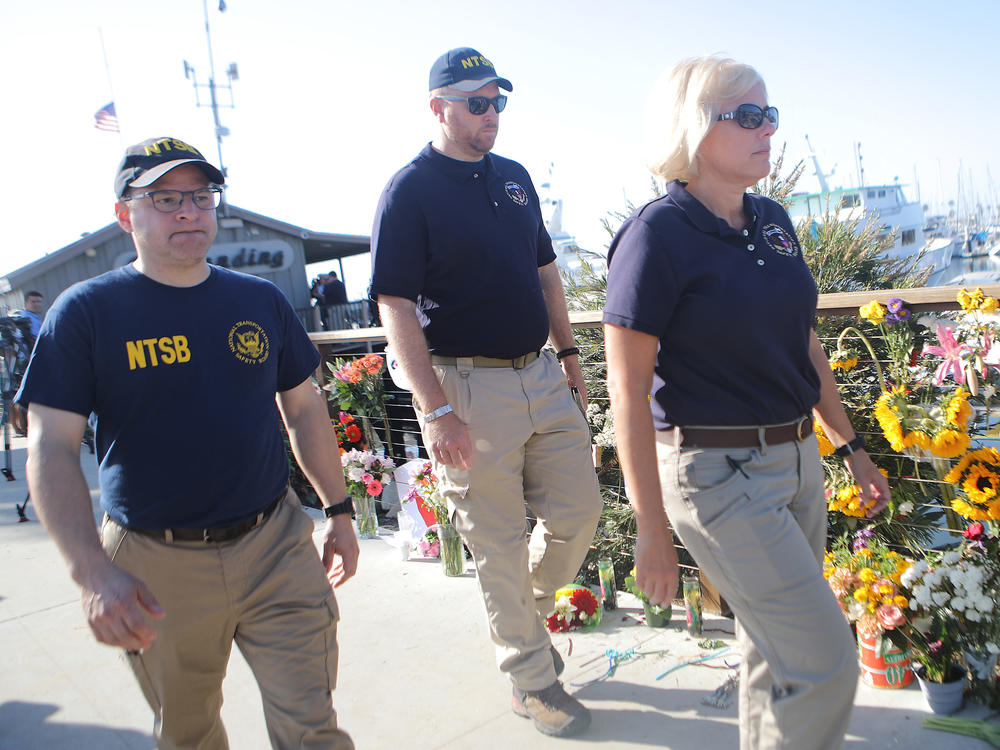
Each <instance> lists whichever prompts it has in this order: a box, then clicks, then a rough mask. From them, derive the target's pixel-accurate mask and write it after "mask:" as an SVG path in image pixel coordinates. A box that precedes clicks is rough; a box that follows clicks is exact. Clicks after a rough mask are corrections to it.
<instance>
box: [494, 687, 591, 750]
mask: <svg viewBox="0 0 1000 750" xmlns="http://www.w3.org/2000/svg"><path fill="white" fill-rule="evenodd" d="M511 707H512V708H513V709H514V713H516V714H517V715H518V716H523V717H524V718H526V719H533V720H534V722H535V729H537V730H538V731H539V732H541V733H542V734H547V735H549V736H550V737H570V736H571V735H574V734H579V733H580V732H583V731H584V730H586V729H587V727H589V726H590V711H588V710H587V709H586V708H584V707H583V704H582V703H580V701H578V700H577V699H576V698H574V697H573V696H572V695H570V694H569V693H567V692H566V691H565V690H564V689H563V686H562V683H561V682H559V681H558V680H557V681H555V682H553V683H552V684H551V685H549V686H548V687H547V688H543V689H542V690H532V691H525V690H518V689H517V687H516V686H515V687H514V695H513V697H512V698H511Z"/></svg>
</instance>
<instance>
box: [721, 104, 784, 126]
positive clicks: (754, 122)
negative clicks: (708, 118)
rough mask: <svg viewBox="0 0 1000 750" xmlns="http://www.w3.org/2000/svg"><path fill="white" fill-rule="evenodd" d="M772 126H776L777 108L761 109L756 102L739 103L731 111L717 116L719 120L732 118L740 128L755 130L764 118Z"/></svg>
mask: <svg viewBox="0 0 1000 750" xmlns="http://www.w3.org/2000/svg"><path fill="white" fill-rule="evenodd" d="M765 117H766V118H767V121H768V122H770V123H771V124H772V125H774V127H778V108H777V107H764V109H761V108H760V107H758V106H757V105H756V104H741V105H740V106H738V107H737V108H736V109H734V110H733V111H732V112H726V113H724V114H721V115H719V116H718V118H717V119H719V120H733V121H734V122H735V123H736V124H737V125H739V126H740V127H741V128H746V129H747V130H756V129H757V128H759V127H760V126H761V125H762V124H763V123H764V118H765Z"/></svg>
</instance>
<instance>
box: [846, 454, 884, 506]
mask: <svg viewBox="0 0 1000 750" xmlns="http://www.w3.org/2000/svg"><path fill="white" fill-rule="evenodd" d="M844 463H845V464H846V465H847V468H848V469H850V471H851V475H852V476H853V477H854V481H855V482H857V483H858V486H859V487H860V488H861V499H862V501H863V502H862V505H863V506H864V505H867V504H868V503H870V502H872V501H874V502H875V505H873V506H872V507H871V508H869V509H868V512H867V513H866V514H865V515H866V516H867V517H868V518H874V517H875V516H877V515H878V514H879V513H881V512H882V511H883V510H885V508H886V506H888V505H889V499H890V498H891V497H892V494H891V493H890V491H889V482H888V480H887V479H886V478H885V477H884V476H883V475H882V472H880V471H879V470H878V467H877V466H875V464H874V463H873V462H872V460H871V457H870V456H869V455H868V454H867V453H866V452H865V451H863V450H860V451H855V452H854V453H852V454H851V455H849V456H848V457H847V458H845V459H844Z"/></svg>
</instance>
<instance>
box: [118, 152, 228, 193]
mask: <svg viewBox="0 0 1000 750" xmlns="http://www.w3.org/2000/svg"><path fill="white" fill-rule="evenodd" d="M181 164H196V165H198V167H199V168H200V169H201V171H202V172H204V173H205V176H206V177H207V178H208V179H209V180H211V181H212V183H213V184H216V185H225V184H226V178H225V177H224V176H223V174H222V172H220V171H219V170H218V169H216V168H215V167H213V166H212V165H211V164H209V163H208V160H207V159H206V158H205V157H204V156H202V155H201V152H200V151H199V150H198V149H196V148H195V147H194V146H189V145H188V144H186V143H185V142H184V141H181V140H178V139H176V138H149V139H147V140H145V141H143V142H142V143H137V144H135V145H134V146H129V147H128V148H127V149H125V157H124V158H123V159H122V163H121V164H120V165H118V175H117V176H116V177H115V197H116V198H121V197H122V196H123V195H124V194H125V190H126V189H127V188H129V187H146V186H147V185H151V184H153V183H154V182H156V181H157V180H158V179H160V178H161V177H163V175H165V174H166V173H167V172H169V171H170V170H171V169H173V168H174V167H179V166H181Z"/></svg>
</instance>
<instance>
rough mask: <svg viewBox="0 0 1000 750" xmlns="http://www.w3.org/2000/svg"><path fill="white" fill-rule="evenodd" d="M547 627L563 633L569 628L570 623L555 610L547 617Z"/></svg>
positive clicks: (552, 631) (552, 630) (553, 631)
mask: <svg viewBox="0 0 1000 750" xmlns="http://www.w3.org/2000/svg"><path fill="white" fill-rule="evenodd" d="M545 627H547V628H548V629H549V632H550V633H562V632H564V631H566V630H569V623H568V622H566V621H565V620H564V619H562V618H561V617H560V616H559V615H558V614H557V613H555V612H553V613H552V614H551V615H549V616H548V617H546V618H545Z"/></svg>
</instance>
